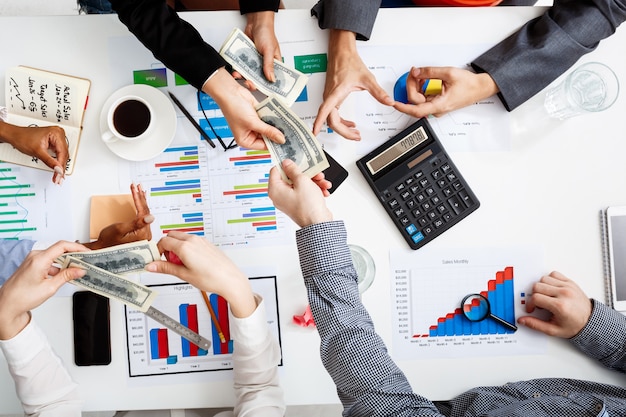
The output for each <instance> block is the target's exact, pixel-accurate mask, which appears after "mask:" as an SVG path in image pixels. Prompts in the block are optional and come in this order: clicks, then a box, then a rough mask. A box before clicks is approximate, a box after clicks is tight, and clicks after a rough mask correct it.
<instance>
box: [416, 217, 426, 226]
mask: <svg viewBox="0 0 626 417" xmlns="http://www.w3.org/2000/svg"><path fill="white" fill-rule="evenodd" d="M417 222H418V223H419V224H420V226H422V227H423V226H426V225H427V224H428V219H426V217H422V218H421V219H419V220H418V221H417Z"/></svg>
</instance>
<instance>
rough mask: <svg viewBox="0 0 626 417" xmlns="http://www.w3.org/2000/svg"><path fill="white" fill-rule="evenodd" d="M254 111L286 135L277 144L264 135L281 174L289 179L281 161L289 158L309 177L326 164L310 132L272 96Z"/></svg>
mask: <svg viewBox="0 0 626 417" xmlns="http://www.w3.org/2000/svg"><path fill="white" fill-rule="evenodd" d="M256 111H257V114H258V115H259V117H260V118H261V120H263V121H264V122H265V123H267V124H269V125H272V126H274V127H276V128H277V129H278V130H280V131H281V132H283V134H284V135H285V143H283V144H282V145H279V144H277V143H275V142H272V141H270V140H267V139H266V138H264V139H265V144H266V145H267V149H269V151H270V154H271V155H272V158H273V159H274V162H275V163H276V165H277V166H278V167H279V169H280V172H281V176H282V178H283V179H284V180H285V181H287V182H290V180H289V178H288V177H287V175H285V172H284V171H283V169H282V161H284V160H285V159H291V160H292V161H294V162H295V163H296V165H297V166H298V168H299V169H300V170H301V171H302V172H303V173H304V175H306V176H307V177H309V178H312V177H314V176H315V175H317V174H319V173H320V172H322V171H323V170H325V169H326V168H328V166H329V164H328V160H327V159H326V155H325V154H324V151H323V150H322V147H321V145H320V144H319V142H318V141H317V139H316V138H315V136H313V133H312V132H311V131H310V130H309V128H308V127H307V126H306V125H305V124H304V122H303V121H302V119H300V117H298V115H297V114H295V113H294V112H293V111H291V109H289V108H288V107H286V106H285V105H284V104H283V103H282V102H281V101H280V100H278V99H277V98H275V97H268V98H267V99H265V100H263V102H261V103H259V105H257V107H256Z"/></svg>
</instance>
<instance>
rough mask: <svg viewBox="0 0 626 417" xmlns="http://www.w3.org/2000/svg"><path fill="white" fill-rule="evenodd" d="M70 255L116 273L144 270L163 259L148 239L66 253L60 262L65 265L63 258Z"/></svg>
mask: <svg viewBox="0 0 626 417" xmlns="http://www.w3.org/2000/svg"><path fill="white" fill-rule="evenodd" d="M68 256H71V257H72V258H74V259H80V260H82V261H84V262H87V263H88V264H91V265H94V266H96V267H98V268H100V269H104V270H105V271H108V272H112V273H114V274H128V273H131V272H136V271H143V269H144V267H145V266H146V265H147V264H149V263H150V262H153V261H157V260H159V259H161V255H160V254H159V249H158V248H157V246H156V244H155V243H154V242H149V241H147V240H140V241H137V242H131V243H124V244H122V245H116V246H110V247H108V248H104V249H98V250H92V251H87V252H72V253H66V254H64V255H62V256H61V257H60V258H59V263H60V264H62V265H63V263H64V261H63V260H64V259H65V258H66V257H68Z"/></svg>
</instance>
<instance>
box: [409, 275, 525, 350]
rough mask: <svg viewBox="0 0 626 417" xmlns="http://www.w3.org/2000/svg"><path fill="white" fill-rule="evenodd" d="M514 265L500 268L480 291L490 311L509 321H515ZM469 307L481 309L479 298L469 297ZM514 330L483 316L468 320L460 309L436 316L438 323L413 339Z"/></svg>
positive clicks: (500, 332)
mask: <svg viewBox="0 0 626 417" xmlns="http://www.w3.org/2000/svg"><path fill="white" fill-rule="evenodd" d="M513 275H514V274H513V267H512V266H507V267H506V268H504V270H502V271H497V272H496V273H495V279H492V280H488V281H487V290H486V291H481V292H480V294H481V295H483V296H484V297H486V298H487V299H488V300H489V304H490V306H491V313H492V314H494V315H496V316H498V317H500V318H502V319H503V320H505V321H507V322H509V323H515V305H514V302H515V301H514V293H513V291H514V285H513ZM465 308H470V309H481V308H484V306H481V305H480V303H479V302H478V299H475V300H472V305H471V306H469V307H468V306H465ZM505 333H513V331H512V330H510V329H507V328H506V327H505V326H503V325H502V324H500V323H498V322H496V321H495V320H491V319H489V318H486V319H485V320H481V321H470V320H468V319H467V318H466V317H465V315H464V314H463V311H462V310H461V308H460V307H459V308H456V309H455V310H454V311H453V312H451V313H447V314H445V315H444V316H441V317H439V318H438V319H437V323H436V324H434V325H431V326H429V329H428V333H427V334H415V335H413V338H419V337H439V336H464V335H490V334H505Z"/></svg>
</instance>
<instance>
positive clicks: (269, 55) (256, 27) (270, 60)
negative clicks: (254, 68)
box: [244, 11, 282, 82]
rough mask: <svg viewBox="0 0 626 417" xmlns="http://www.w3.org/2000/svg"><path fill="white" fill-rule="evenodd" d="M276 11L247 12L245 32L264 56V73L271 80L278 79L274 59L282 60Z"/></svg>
mask: <svg viewBox="0 0 626 417" xmlns="http://www.w3.org/2000/svg"><path fill="white" fill-rule="evenodd" d="M274 14H275V13H274V12H273V11H266V12H254V13H248V14H246V19H247V23H246V27H245V29H244V33H245V34H246V35H248V37H249V38H250V39H252V41H253V42H254V45H255V46H256V49H257V50H258V51H259V53H260V54H261V55H262V56H263V74H264V75H265V78H267V79H268V80H269V81H271V82H274V81H276V76H275V75H274V59H278V60H280V59H281V58H282V55H281V54H280V45H279V43H278V39H276V33H275V32H274Z"/></svg>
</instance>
